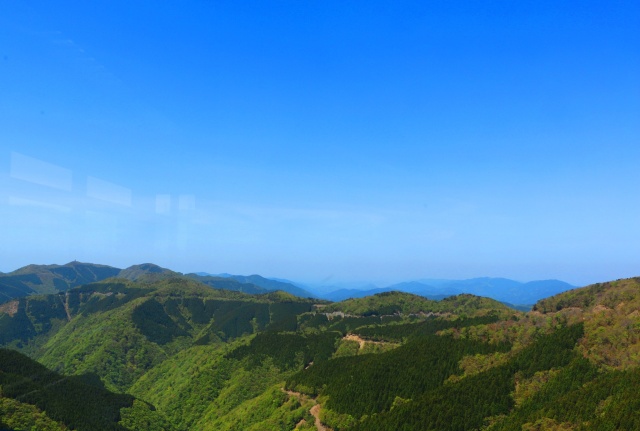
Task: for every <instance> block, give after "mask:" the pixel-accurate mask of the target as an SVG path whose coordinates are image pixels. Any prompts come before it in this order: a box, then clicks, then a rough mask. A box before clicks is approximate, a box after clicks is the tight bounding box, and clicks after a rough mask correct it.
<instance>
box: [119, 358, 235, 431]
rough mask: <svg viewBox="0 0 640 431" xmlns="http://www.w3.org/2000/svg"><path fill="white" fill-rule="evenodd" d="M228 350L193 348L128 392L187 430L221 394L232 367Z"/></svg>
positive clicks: (163, 365) (164, 363)
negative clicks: (227, 356)
mask: <svg viewBox="0 0 640 431" xmlns="http://www.w3.org/2000/svg"><path fill="white" fill-rule="evenodd" d="M227 350H228V347H225V346H222V345H214V346H195V347H192V348H190V349H187V350H184V351H182V352H180V353H178V354H177V355H175V356H173V357H172V358H170V359H168V360H167V361H165V362H163V363H162V364H160V365H158V366H157V367H155V368H153V369H151V370H150V371H149V372H148V373H147V374H145V375H144V376H143V377H142V378H141V379H139V380H138V381H137V382H136V384H135V385H134V386H133V387H132V388H131V390H130V391H129V392H130V393H131V394H132V395H134V396H136V397H138V398H140V399H143V400H145V401H147V402H149V403H151V404H153V405H154V406H155V407H156V408H157V409H158V410H159V411H162V412H163V413H164V414H165V415H167V417H168V418H169V419H170V420H171V422H172V423H174V424H175V425H176V426H177V427H178V428H179V429H189V428H190V427H191V426H192V424H193V422H194V421H195V419H196V418H198V417H200V416H201V415H202V414H203V412H204V410H205V409H206V407H207V405H208V404H210V403H212V402H213V401H214V400H215V399H216V398H217V397H218V396H219V394H220V391H221V390H222V389H223V388H224V387H225V385H226V384H227V381H228V379H229V378H230V377H231V373H232V369H233V367H234V364H233V363H232V361H229V360H227V359H224V357H223V356H224V353H225V352H226V351H227Z"/></svg>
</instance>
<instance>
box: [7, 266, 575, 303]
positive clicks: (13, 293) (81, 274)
mask: <svg viewBox="0 0 640 431" xmlns="http://www.w3.org/2000/svg"><path fill="white" fill-rule="evenodd" d="M112 277H116V278H125V279H127V280H131V281H141V282H153V281H158V280H162V279H166V278H172V277H187V278H190V279H194V280H197V281H199V282H201V283H203V284H206V285H208V286H210V287H213V288H217V289H226V290H234V291H238V292H243V293H248V294H262V293H267V292H273V291H276V290H282V291H284V292H287V293H290V294H292V295H295V296H298V297H301V298H322V299H327V300H330V301H343V300H345V299H349V298H362V297H365V296H369V295H374V294H376V293H382V292H391V291H400V292H406V293H412V294H415V295H420V296H424V297H426V298H429V299H433V300H440V299H443V298H445V297H448V296H451V295H457V294H461V293H470V294H473V295H477V296H486V297H489V298H493V299H496V300H498V301H501V302H504V303H508V304H515V305H516V306H522V305H531V304H534V303H535V302H536V301H538V300H540V299H542V298H546V297H548V296H551V295H555V294H557V293H561V292H564V291H567V290H569V289H572V288H574V287H575V286H572V285H570V284H569V283H566V282H564V281H560V280H538V281H530V282H528V283H522V282H519V281H515V280H510V279H507V278H491V277H481V278H471V279H467V280H443V279H421V280H417V281H408V282H403V283H397V284H393V285H390V286H386V287H376V286H374V285H371V284H370V285H366V286H363V287H362V288H360V289H354V288H339V287H336V288H335V289H333V290H332V289H331V288H330V287H328V286H308V285H304V284H301V283H296V282H291V281H289V280H283V279H273V278H265V277H262V276H260V275H257V274H254V275H247V276H245V275H233V274H227V273H223V274H210V273H206V272H197V273H192V274H186V275H183V274H182V273H179V272H175V271H172V270H170V269H167V268H162V267H160V266H158V265H155V264H152V263H144V264H140V265H133V266H130V267H128V268H125V269H120V268H115V267H111V266H108V265H98V264H93V263H83V262H77V261H73V262H69V263H67V264H65V265H27V266H25V267H23V268H20V269H17V270H15V271H13V272H10V273H6V274H4V273H0V302H4V301H7V300H10V299H12V298H19V297H23V296H28V295H33V294H43V293H45V294H46V293H56V292H60V291H66V290H69V289H71V288H73V287H77V286H81V285H83V284H87V283H93V282H97V281H101V280H105V279H107V278H112Z"/></svg>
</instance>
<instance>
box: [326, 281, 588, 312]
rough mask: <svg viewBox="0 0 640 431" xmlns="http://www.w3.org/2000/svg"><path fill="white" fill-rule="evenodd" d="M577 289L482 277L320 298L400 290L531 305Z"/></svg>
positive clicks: (405, 284)
mask: <svg viewBox="0 0 640 431" xmlns="http://www.w3.org/2000/svg"><path fill="white" fill-rule="evenodd" d="M574 287H575V286H572V285H570V284H569V283H566V282H564V281H560V280H537V281H530V282H528V283H522V282H519V281H515V280H510V279H507V278H491V277H481V278H471V279H468V280H435V279H427V280H420V281H410V282H403V283H397V284H393V285H391V286H387V287H382V288H373V289H372V288H369V289H338V290H334V291H332V292H329V293H324V294H322V295H319V296H320V297H321V298H324V299H328V300H330V301H343V300H345V299H348V298H362V297H365V296H369V295H375V294H376V293H382V292H391V291H396V290H397V291H400V292H407V293H413V294H415V295H420V296H424V297H426V298H429V299H436V300H437V299H442V298H445V297H447V296H451V295H458V294H460V293H470V294H473V295H477V296H486V297H489V298H493V299H496V300H498V301H501V302H505V303H509V304H517V305H525V304H527V305H528V304H534V303H535V302H536V301H538V300H540V299H542V298H546V297H548V296H551V295H555V294H557V293H561V292H564V291H567V290H569V289H573V288H574Z"/></svg>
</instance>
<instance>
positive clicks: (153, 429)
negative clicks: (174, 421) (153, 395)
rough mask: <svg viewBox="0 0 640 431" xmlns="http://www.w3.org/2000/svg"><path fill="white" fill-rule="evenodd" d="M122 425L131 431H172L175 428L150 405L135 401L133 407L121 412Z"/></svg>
mask: <svg viewBox="0 0 640 431" xmlns="http://www.w3.org/2000/svg"><path fill="white" fill-rule="evenodd" d="M120 416H121V420H120V422H119V423H120V425H122V426H124V427H125V428H127V429H128V430H131V431H171V430H173V427H172V426H171V425H170V424H169V422H167V420H166V419H164V418H163V417H162V416H160V414H159V413H158V412H157V411H153V410H151V408H150V407H149V405H148V404H146V403H144V402H142V401H139V400H135V401H134V402H133V406H131V407H128V408H123V409H121V410H120Z"/></svg>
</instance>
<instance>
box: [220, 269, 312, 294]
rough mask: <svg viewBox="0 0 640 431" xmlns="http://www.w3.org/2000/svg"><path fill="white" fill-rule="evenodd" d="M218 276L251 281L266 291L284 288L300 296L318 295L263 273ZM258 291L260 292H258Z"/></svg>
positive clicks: (250, 282) (241, 281)
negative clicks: (267, 276) (264, 275)
mask: <svg viewBox="0 0 640 431" xmlns="http://www.w3.org/2000/svg"><path fill="white" fill-rule="evenodd" d="M218 277H224V278H228V279H232V280H235V281H237V282H239V283H245V284H246V283H249V284H253V285H255V286H259V287H261V288H263V289H265V290H266V291H276V290H282V291H284V292H288V293H290V294H292V295H295V296H298V297H300V298H315V297H316V295H314V294H313V293H311V292H309V291H308V290H305V289H303V288H301V287H298V286H296V285H294V284H292V283H289V282H284V281H280V280H274V279H271V278H265V277H263V276H261V275H257V274H253V275H233V274H226V273H224V274H218ZM256 293H258V292H256Z"/></svg>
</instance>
